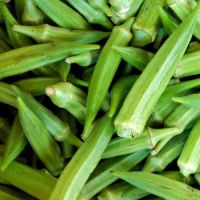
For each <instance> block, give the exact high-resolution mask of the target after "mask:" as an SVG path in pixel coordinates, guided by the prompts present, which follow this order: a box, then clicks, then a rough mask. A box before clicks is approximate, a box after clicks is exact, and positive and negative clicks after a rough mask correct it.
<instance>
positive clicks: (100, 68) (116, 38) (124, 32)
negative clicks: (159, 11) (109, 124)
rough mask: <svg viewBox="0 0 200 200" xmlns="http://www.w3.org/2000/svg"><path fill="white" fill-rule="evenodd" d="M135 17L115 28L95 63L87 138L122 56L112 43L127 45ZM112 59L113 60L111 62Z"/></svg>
mask: <svg viewBox="0 0 200 200" xmlns="http://www.w3.org/2000/svg"><path fill="white" fill-rule="evenodd" d="M132 22H133V19H129V20H128V21H127V22H125V23H124V24H123V25H120V26H116V27H114V28H113V30H112V33H111V35H110V37H109V39H108V41H107V42H106V44H105V46H104V47H103V49H102V51H101V53H100V56H99V59H98V61H97V63H96V65H95V68H94V72H93V75H92V80H91V81H90V86H89V92H88V97H87V101H86V108H87V111H86V122H85V126H84V132H83V134H82V137H83V138H87V136H88V133H87V131H88V129H89V128H90V125H91V124H92V122H93V120H94V118H95V117H96V115H97V113H98V111H99V109H100V107H101V104H102V102H103V99H104V98H105V96H106V93H107V92H108V89H109V86H110V84H111V82H112V79H113V77H114V75H115V73H116V71H117V68H118V66H119V64H120V61H121V58H120V56H119V55H117V54H116V52H115V51H114V50H112V49H110V47H111V46H112V45H120V46H126V45H127V44H128V43H129V41H130V40H131V37H132V34H131V33H130V27H131V25H132ZM111 61H112V62H111ZM105 77H106V78H105Z"/></svg>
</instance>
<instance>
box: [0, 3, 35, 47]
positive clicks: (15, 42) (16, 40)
mask: <svg viewBox="0 0 200 200" xmlns="http://www.w3.org/2000/svg"><path fill="white" fill-rule="evenodd" d="M1 12H2V14H3V17H4V21H5V24H6V30H7V33H8V37H9V39H10V41H11V44H12V46H13V47H14V48H18V47H23V46H28V45H31V44H32V42H31V40H29V38H27V37H26V36H24V35H21V34H20V33H16V32H14V31H13V30H12V26H13V25H14V24H18V22H17V21H16V19H15V18H14V17H13V15H12V13H11V12H10V10H9V9H8V8H7V6H6V5H5V4H3V5H2V7H1Z"/></svg>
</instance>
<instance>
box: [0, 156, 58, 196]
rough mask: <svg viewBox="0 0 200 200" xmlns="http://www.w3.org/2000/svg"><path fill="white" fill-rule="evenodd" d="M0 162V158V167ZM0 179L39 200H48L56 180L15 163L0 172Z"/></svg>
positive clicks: (0, 160)
mask: <svg viewBox="0 0 200 200" xmlns="http://www.w3.org/2000/svg"><path fill="white" fill-rule="evenodd" d="M1 162H2V158H0V165H1ZM22 174H23V176H22ZM0 178H5V180H7V181H8V182H9V183H10V184H11V185H13V186H15V187H17V188H19V189H21V190H22V191H24V192H26V193H28V194H30V195H32V196H33V197H35V198H38V199H41V200H46V199H48V198H49V196H50V194H51V192H52V189H53V188H54V186H55V184H56V178H54V177H53V176H51V175H49V174H46V173H44V172H41V171H40V170H37V169H35V168H31V167H30V166H27V165H24V164H22V163H19V162H16V161H13V162H12V163H10V165H9V166H8V167H7V168H6V169H5V170H4V171H0ZM24 183H26V184H24Z"/></svg>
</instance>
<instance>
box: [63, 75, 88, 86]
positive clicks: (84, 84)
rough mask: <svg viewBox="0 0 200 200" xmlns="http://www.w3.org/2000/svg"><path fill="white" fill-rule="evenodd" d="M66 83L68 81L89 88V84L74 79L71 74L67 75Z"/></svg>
mask: <svg viewBox="0 0 200 200" xmlns="http://www.w3.org/2000/svg"><path fill="white" fill-rule="evenodd" d="M67 81H69V82H70V83H72V84H74V85H77V86H82V87H86V88H88V87H89V82H87V81H84V80H82V79H78V78H76V77H75V76H74V75H73V74H69V76H68V79H67Z"/></svg>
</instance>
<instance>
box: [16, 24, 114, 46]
mask: <svg viewBox="0 0 200 200" xmlns="http://www.w3.org/2000/svg"><path fill="white" fill-rule="evenodd" d="M13 30H14V31H16V32H18V33H21V34H23V35H26V36H28V37H31V38H33V39H34V40H35V41H37V42H53V41H59V40H68V41H70V42H71V41H75V42H79V43H95V42H98V41H100V40H102V39H104V38H106V37H108V36H109V35H110V33H109V32H104V31H95V30H70V29H66V28H60V27H55V26H51V25H49V24H43V25H39V26H23V25H14V26H13Z"/></svg>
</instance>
